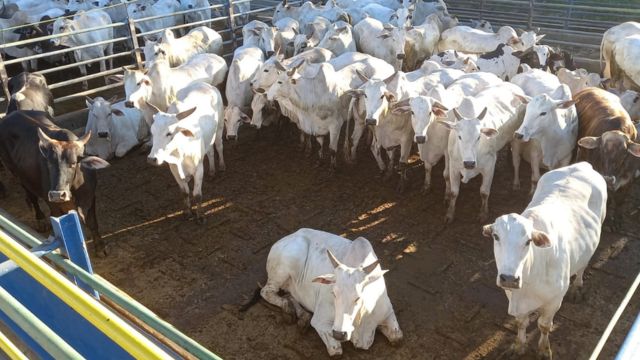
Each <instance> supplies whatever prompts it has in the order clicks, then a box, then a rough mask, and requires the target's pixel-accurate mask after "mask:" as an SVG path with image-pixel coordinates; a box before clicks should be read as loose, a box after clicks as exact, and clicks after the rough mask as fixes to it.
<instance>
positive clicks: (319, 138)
mask: <svg viewBox="0 0 640 360" xmlns="http://www.w3.org/2000/svg"><path fill="white" fill-rule="evenodd" d="M315 138H316V141H317V142H318V145H320V150H318V162H317V163H316V166H319V165H320V164H321V163H322V162H323V161H324V136H316V137H315Z"/></svg>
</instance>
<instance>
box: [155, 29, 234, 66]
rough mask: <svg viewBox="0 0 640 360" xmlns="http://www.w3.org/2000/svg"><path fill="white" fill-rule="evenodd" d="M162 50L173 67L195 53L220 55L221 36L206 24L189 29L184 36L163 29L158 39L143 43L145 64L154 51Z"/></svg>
mask: <svg viewBox="0 0 640 360" xmlns="http://www.w3.org/2000/svg"><path fill="white" fill-rule="evenodd" d="M158 50H163V51H164V52H165V54H166V55H167V57H168V58H169V64H170V65H171V66H173V67H175V66H179V65H182V64H184V63H185V62H187V60H189V59H190V58H191V57H192V56H193V55H196V54H204V53H209V54H217V55H220V56H222V37H221V36H220V34H218V32H217V31H215V30H212V29H210V28H208V27H206V26H198V27H197V28H194V29H191V30H190V31H189V32H188V33H187V34H186V35H185V36H182V37H179V38H176V37H175V35H174V34H173V31H172V30H170V29H164V30H163V31H162V33H161V36H160V39H159V41H157V42H156V41H151V40H146V41H145V44H144V59H145V66H146V67H150V66H151V62H153V61H154V60H155V53H156V52H157V51H158Z"/></svg>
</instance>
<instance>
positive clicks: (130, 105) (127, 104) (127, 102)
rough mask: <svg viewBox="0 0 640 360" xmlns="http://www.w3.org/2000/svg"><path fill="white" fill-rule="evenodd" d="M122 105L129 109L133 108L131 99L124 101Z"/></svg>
mask: <svg viewBox="0 0 640 360" xmlns="http://www.w3.org/2000/svg"><path fill="white" fill-rule="evenodd" d="M124 106H125V107H127V108H130V109H131V108H133V101H129V100H128V101H125V102H124Z"/></svg>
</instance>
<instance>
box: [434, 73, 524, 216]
mask: <svg viewBox="0 0 640 360" xmlns="http://www.w3.org/2000/svg"><path fill="white" fill-rule="evenodd" d="M517 95H520V96H522V95H524V93H523V92H522V90H521V89H520V88H519V87H517V86H516V85H513V84H510V83H503V84H499V85H495V86H491V87H488V88H486V89H484V90H483V91H481V92H480V93H479V94H478V95H476V96H475V97H474V98H465V99H464V100H463V101H462V103H461V104H460V106H459V107H458V108H457V109H454V111H453V112H454V115H455V116H456V118H457V120H458V121H457V122H455V123H452V122H447V121H440V120H439V121H438V122H440V123H441V124H443V125H445V126H447V127H448V128H449V129H450V130H452V131H451V132H450V133H449V143H448V150H447V153H446V155H445V156H446V157H445V161H447V164H448V167H449V181H450V187H451V189H447V190H448V191H447V193H446V195H445V200H448V201H449V207H448V209H447V215H446V217H445V221H446V222H451V221H453V217H454V213H455V210H456V200H457V198H458V193H459V192H460V177H461V176H462V181H463V182H464V183H467V182H469V180H471V179H472V178H474V177H476V176H477V175H479V174H480V175H482V185H481V186H480V198H481V200H482V205H481V208H480V213H479V216H478V217H479V219H480V220H482V219H486V218H487V216H488V215H489V194H490V192H491V183H492V182H493V174H494V170H495V165H496V160H497V152H498V150H500V149H502V148H503V147H504V146H505V145H506V144H507V143H509V142H511V141H512V140H513V134H514V132H515V130H516V129H517V128H518V127H519V126H520V124H521V123H522V117H523V116H524V106H520V105H521V102H520V100H519V99H518V97H517ZM449 190H450V191H449Z"/></svg>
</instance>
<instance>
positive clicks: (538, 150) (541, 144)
mask: <svg viewBox="0 0 640 360" xmlns="http://www.w3.org/2000/svg"><path fill="white" fill-rule="evenodd" d="M532 74H538V75H543V77H548V79H547V80H546V81H545V80H542V79H541V77H537V76H527V75H532ZM512 82H513V83H514V84H516V85H520V87H522V89H523V90H524V92H525V94H526V96H524V97H523V98H522V99H521V100H522V101H523V102H524V103H525V104H527V108H526V113H525V116H524V121H523V122H522V125H520V128H518V130H516V132H515V137H516V140H515V141H513V142H512V143H511V152H512V161H513V168H514V173H513V176H514V178H513V188H514V189H515V190H517V189H519V188H520V170H519V169H520V158H521V157H522V158H524V159H525V160H526V161H527V162H529V163H530V164H531V191H530V194H533V192H534V191H535V189H536V184H537V183H538V179H540V167H544V168H547V169H552V170H553V169H557V168H560V167H563V166H567V165H569V163H570V162H571V158H572V156H573V149H574V148H575V145H576V140H577V137H578V114H577V112H576V108H575V106H574V104H575V101H573V100H571V91H570V90H569V87H568V86H567V85H562V84H560V83H559V82H558V79H557V78H556V77H555V76H554V75H552V74H549V73H547V72H544V71H542V70H537V69H534V71H531V72H528V73H523V74H518V76H516V77H515V78H514V79H513V81H512ZM536 85H537V86H536ZM520 140H522V141H520Z"/></svg>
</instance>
